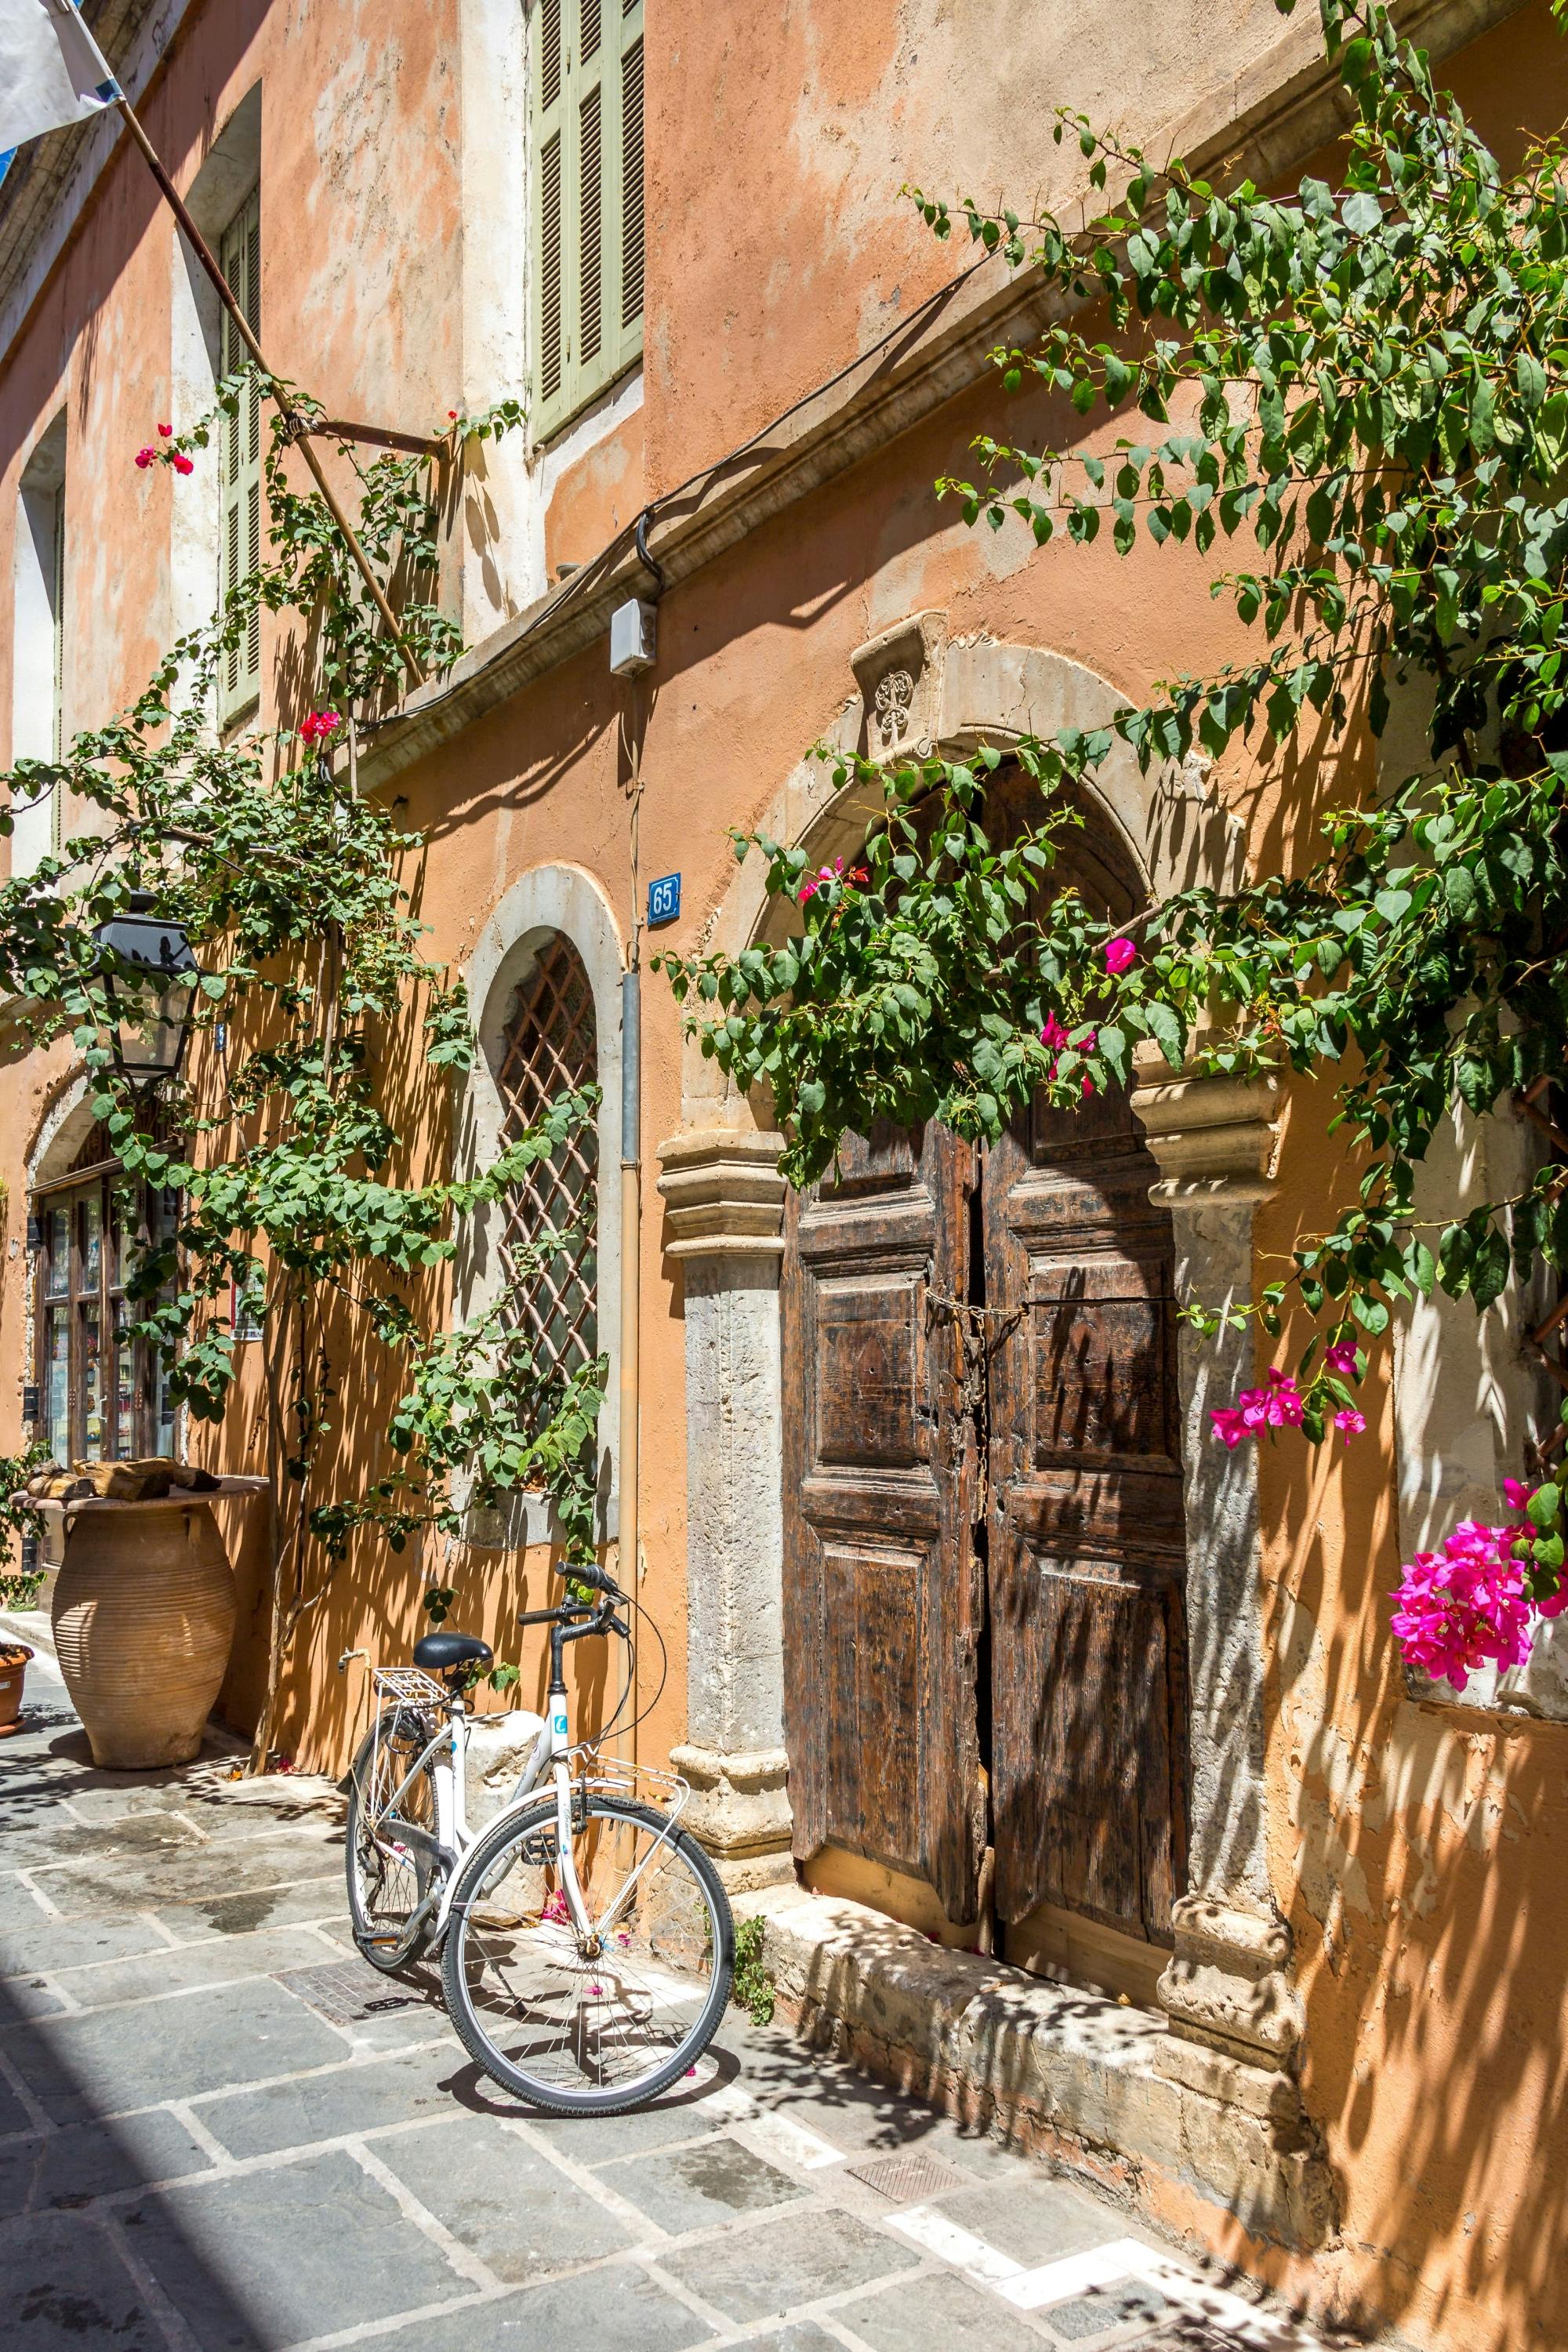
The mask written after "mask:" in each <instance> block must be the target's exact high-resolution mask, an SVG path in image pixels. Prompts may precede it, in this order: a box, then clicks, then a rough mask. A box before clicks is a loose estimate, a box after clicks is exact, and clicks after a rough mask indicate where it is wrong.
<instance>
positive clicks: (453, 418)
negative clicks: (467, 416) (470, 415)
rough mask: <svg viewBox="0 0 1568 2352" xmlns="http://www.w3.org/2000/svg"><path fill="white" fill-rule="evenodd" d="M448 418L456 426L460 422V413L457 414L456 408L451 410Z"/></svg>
mask: <svg viewBox="0 0 1568 2352" xmlns="http://www.w3.org/2000/svg"><path fill="white" fill-rule="evenodd" d="M447 417H448V419H449V421H450V422H451V423H452V424H454V425H456V423H457V421H458V412H457V410H456V409H455V408H449V409H448V410H447Z"/></svg>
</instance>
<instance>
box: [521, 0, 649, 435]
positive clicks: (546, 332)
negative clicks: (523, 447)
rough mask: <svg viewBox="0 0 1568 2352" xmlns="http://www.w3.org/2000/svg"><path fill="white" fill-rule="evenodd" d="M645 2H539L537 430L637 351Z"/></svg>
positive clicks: (534, 107)
mask: <svg viewBox="0 0 1568 2352" xmlns="http://www.w3.org/2000/svg"><path fill="white" fill-rule="evenodd" d="M642 35H643V0H535V5H534V8H533V14H532V26H531V42H532V59H531V91H532V100H531V130H532V161H533V347H534V367H533V429H534V433H535V436H537V437H538V438H541V439H542V438H543V437H544V436H547V435H549V434H551V433H553V432H554V430H555V428H556V426H557V425H562V424H564V422H565V421H566V419H567V418H568V417H569V416H571V415H574V414H575V412H576V411H577V410H578V409H580V408H582V407H583V406H584V404H586V403H587V402H588V401H590V400H592V399H593V398H594V397H595V394H597V393H599V392H601V391H602V390H603V389H604V387H605V384H607V383H613V382H614V380H615V378H616V376H617V375H619V374H621V373H622V372H623V371H624V370H625V369H626V368H628V367H630V366H631V365H632V364H633V362H635V361H636V360H637V359H638V358H639V357H640V356H641V352H642V315H643V157H642V135H643V41H642Z"/></svg>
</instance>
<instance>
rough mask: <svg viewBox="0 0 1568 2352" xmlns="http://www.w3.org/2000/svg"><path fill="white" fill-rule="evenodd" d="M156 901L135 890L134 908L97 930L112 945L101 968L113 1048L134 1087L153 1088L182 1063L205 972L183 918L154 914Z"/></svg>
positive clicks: (117, 1063)
mask: <svg viewBox="0 0 1568 2352" xmlns="http://www.w3.org/2000/svg"><path fill="white" fill-rule="evenodd" d="M97 937H98V943H99V946H100V949H102V950H107V951H108V952H107V955H106V956H105V959H104V961H103V962H102V963H101V964H100V973H101V977H102V980H103V992H104V995H105V996H106V997H107V998H108V1000H109V1049H110V1053H111V1054H112V1055H113V1056H114V1063H115V1067H116V1068H117V1069H118V1070H119V1071H120V1072H121V1075H122V1076H124V1077H126V1078H127V1079H129V1081H130V1083H131V1084H132V1086H133V1087H138V1088H142V1087H146V1088H149V1089H151V1088H153V1087H156V1086H157V1085H158V1083H159V1081H160V1080H161V1079H163V1078H172V1077H174V1076H175V1074H176V1072H177V1071H178V1069H179V1066H180V1064H181V1062H182V1060H183V1059H184V1051H185V1034H186V1031H187V1029H188V1027H189V1025H190V1018H191V1006H192V1003H194V1002H195V993H196V989H197V987H198V985H199V984H200V982H201V976H202V975H201V972H200V971H199V970H198V968H197V964H196V960H195V956H194V955H193V954H192V953H191V943H190V941H189V940H188V939H187V938H186V937H185V931H184V925H183V924H181V923H175V922H172V921H170V920H169V919H167V918H166V917H164V916H162V915H155V914H154V913H153V896H152V893H151V892H150V891H147V890H133V891H132V894H131V905H130V908H129V911H128V912H127V913H125V914H123V915H116V916H115V917H114V918H113V919H112V921H110V922H107V923H100V925H99V928H98V934H97ZM115 964H118V966H119V970H118V971H116V970H115V969H114V968H113V966H114V965H115Z"/></svg>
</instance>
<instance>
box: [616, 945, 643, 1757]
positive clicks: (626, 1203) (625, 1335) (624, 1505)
mask: <svg viewBox="0 0 1568 2352" xmlns="http://www.w3.org/2000/svg"><path fill="white" fill-rule="evenodd" d="M635 952H636V950H635V949H634V954H635ZM641 980H642V975H641V972H640V971H639V970H638V968H637V964H636V963H635V962H634V963H633V965H632V968H631V970H630V971H624V972H622V974H621V1380H620V1402H621V1461H620V1478H619V1486H620V1537H619V1544H620V1568H621V1582H622V1583H623V1584H624V1585H625V1586H626V1591H628V1592H629V1593H630V1594H631V1596H632V1600H633V1601H634V1603H635V1602H636V1601H637V1410H638V1402H639V1398H640V1394H641V1384H640V1381H639V1380H638V1332H637V1325H638V1312H639V1307H640V1303H641V1276H642V1148H641V1140H640V1139H641V1132H642V995H641ZM633 1752H634V1756H635V1753H636V1749H635V1744H634V1750H633Z"/></svg>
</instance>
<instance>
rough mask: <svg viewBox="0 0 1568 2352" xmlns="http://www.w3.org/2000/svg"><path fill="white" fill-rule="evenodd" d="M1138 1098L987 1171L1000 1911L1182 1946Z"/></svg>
mask: <svg viewBox="0 0 1568 2352" xmlns="http://www.w3.org/2000/svg"><path fill="white" fill-rule="evenodd" d="M1155 1172H1156V1171H1155V1168H1154V1163H1153V1161H1152V1159H1151V1157H1150V1155H1149V1152H1148V1150H1147V1149H1146V1147H1145V1145H1144V1144H1143V1141H1142V1136H1141V1135H1140V1133H1139V1131H1138V1129H1137V1127H1136V1123H1135V1122H1134V1120H1133V1118H1132V1114H1131V1109H1130V1108H1129V1107H1128V1104H1127V1101H1126V1098H1125V1097H1124V1096H1121V1095H1117V1096H1112V1097H1104V1098H1102V1099H1100V1100H1098V1101H1096V1102H1093V1103H1089V1104H1086V1105H1085V1106H1084V1107H1083V1108H1082V1110H1081V1111H1079V1112H1072V1113H1067V1112H1057V1111H1052V1110H1050V1109H1048V1108H1047V1107H1046V1106H1045V1105H1044V1104H1043V1103H1037V1104H1036V1105H1035V1106H1034V1108H1033V1109H1032V1110H1031V1111H1030V1112H1028V1113H1026V1115H1025V1116H1023V1117H1022V1118H1019V1119H1018V1120H1016V1122H1015V1123H1014V1126H1013V1128H1012V1129H1011V1130H1010V1131H1009V1133H1008V1134H1007V1135H1006V1136H1005V1138H1004V1139H1003V1140H1002V1141H1001V1142H1000V1143H999V1144H998V1145H997V1146H995V1147H994V1149H993V1150H991V1151H990V1152H989V1153H988V1154H987V1160H986V1166H985V1171H984V1231H985V1296H986V1303H987V1307H989V1308H990V1309H991V1310H992V1313H993V1315H994V1318H995V1328H996V1329H997V1333H998V1338H997V1340H996V1343H995V1344H994V1347H993V1348H992V1349H991V1352H990V1381H989V1405H990V1451H989V1472H990V1475H989V1504H990V1507H989V1511H988V1516H987V1555H988V1562H989V1580H990V1611H991V1642H990V1650H991V1740H992V1755H991V1772H992V1800H993V1821H994V1832H993V1833H994V1843H995V1847H996V1907H997V1913H998V1916H1000V1917H1001V1918H1002V1919H1004V1920H1005V1921H1008V1922H1012V1921H1016V1920H1018V1919H1021V1918H1022V1917H1023V1916H1025V1914H1026V1913H1027V1912H1028V1911H1030V1910H1032V1909H1033V1908H1034V1907H1035V1906H1036V1905H1037V1904H1039V1903H1042V1902H1044V1903H1054V1904H1057V1905H1058V1906H1061V1907H1062V1908H1064V1909H1068V1910H1072V1911H1079V1912H1082V1913H1085V1914H1087V1915H1088V1916H1089V1917H1091V1918H1094V1919H1098V1920H1100V1922H1102V1923H1103V1924H1104V1925H1106V1926H1109V1927H1118V1928H1121V1929H1124V1930H1126V1931H1127V1932H1129V1933H1131V1934H1132V1935H1136V1936H1142V1937H1151V1938H1153V1939H1155V1940H1161V1941H1163V1940H1167V1939H1168V1938H1169V1936H1170V1913H1171V1902H1172V1898H1173V1895H1176V1894H1177V1893H1179V1892H1180V1890H1181V1886H1182V1884H1183V1873H1184V1864H1185V1851H1186V1753H1185V1726H1186V1649H1185V1620H1184V1609H1183V1575H1184V1521H1183V1512H1182V1481H1181V1465H1180V1460H1179V1454H1178V1440H1177V1422H1176V1412H1177V1403H1176V1388H1175V1338H1176V1334H1175V1325H1174V1318H1173V1296H1172V1264H1171V1228H1170V1220H1169V1217H1168V1216H1167V1215H1166V1214H1165V1213H1164V1212H1163V1211H1162V1210H1158V1209H1155V1208H1153V1207H1152V1206H1151V1204H1150V1202H1149V1197H1148V1194H1149V1186H1150V1184H1151V1182H1152V1181H1153V1179H1154V1175H1155Z"/></svg>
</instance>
